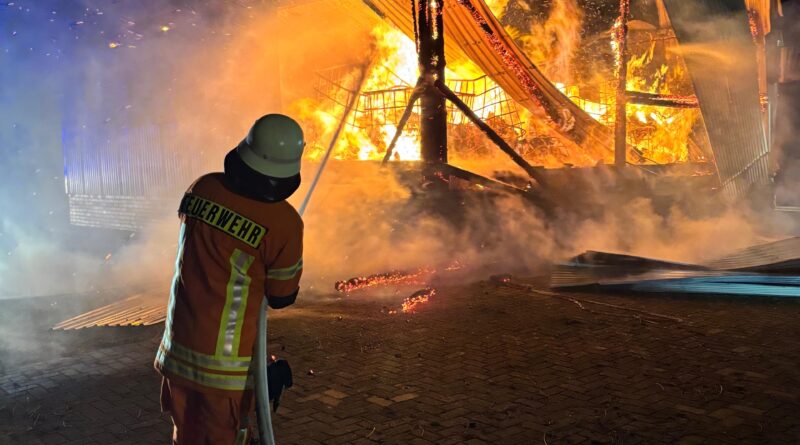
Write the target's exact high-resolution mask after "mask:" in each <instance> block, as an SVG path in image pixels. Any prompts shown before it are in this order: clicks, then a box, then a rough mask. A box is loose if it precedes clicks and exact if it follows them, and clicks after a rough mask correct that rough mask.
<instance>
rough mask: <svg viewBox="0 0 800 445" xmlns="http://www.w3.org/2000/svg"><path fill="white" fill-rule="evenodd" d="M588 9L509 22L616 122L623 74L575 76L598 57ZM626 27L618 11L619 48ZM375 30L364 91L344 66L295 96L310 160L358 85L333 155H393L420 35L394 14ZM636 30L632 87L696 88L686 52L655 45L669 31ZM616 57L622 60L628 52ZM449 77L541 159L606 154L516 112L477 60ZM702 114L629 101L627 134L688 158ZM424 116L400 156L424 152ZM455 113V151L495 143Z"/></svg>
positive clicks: (556, 8) (452, 67)
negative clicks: (397, 24)
mask: <svg viewBox="0 0 800 445" xmlns="http://www.w3.org/2000/svg"><path fill="white" fill-rule="evenodd" d="M507 4H508V2H507V0H493V1H489V2H488V5H489V7H490V8H491V9H492V11H493V12H494V14H495V15H497V16H500V15H502V13H503V12H504V11H505V9H506V6H507ZM583 19H584V14H583V11H582V10H581V9H580V7H579V6H578V2H577V0H564V1H560V2H554V3H553V7H552V8H551V12H550V15H549V16H548V18H547V20H546V21H545V22H544V23H539V24H536V23H535V24H533V25H531V26H530V28H529V29H526V30H524V31H523V30H520V29H516V28H511V27H509V28H508V31H509V33H510V34H511V35H512V36H513V37H514V38H515V39H516V41H517V42H518V43H519V44H520V46H521V48H522V49H523V50H524V51H525V52H526V53H527V54H528V56H529V57H530V58H531V60H532V61H533V62H534V63H535V64H537V66H539V67H540V68H541V69H542V70H543V72H544V73H545V74H546V75H547V76H548V78H549V79H550V80H551V81H553V82H554V84H555V85H556V87H557V88H558V89H559V90H560V91H561V92H563V93H564V94H565V95H566V96H568V97H569V98H570V99H571V100H572V101H573V102H574V103H575V104H576V105H577V106H578V107H580V108H581V109H583V110H584V111H585V112H586V113H588V114H589V115H590V116H591V117H592V118H594V119H595V120H597V121H598V122H600V123H602V124H604V125H606V126H608V127H610V128H611V127H613V125H614V121H615V116H614V114H615V113H614V110H615V100H616V91H615V84H616V82H615V79H613V78H612V79H602V78H600V75H597V76H595V78H593V79H589V80H587V79H580V78H578V77H579V76H575V73H576V72H579V71H582V72H585V71H592V70H593V66H591V65H589V66H582V65H581V66H579V65H580V64H582V63H587V62H579V61H580V60H581V59H580V58H577V57H575V56H576V54H577V51H578V50H579V49H580V44H581V29H582V22H583ZM618 27H619V21H617V23H616V24H615V26H614V28H612V30H611V33H610V34H611V36H612V38H611V39H610V47H611V50H612V53H613V54H615V55H616V54H617V51H616V48H618V42H617V39H618V38H619V33H618ZM371 36H372V46H373V53H372V54H371V55H370V56H369V59H370V60H372V63H371V64H370V66H369V68H368V69H367V70H366V72H365V75H364V80H363V83H362V85H361V88H360V90H359V91H357V92H353V91H352V90H354V89H355V87H354V85H355V84H356V83H357V82H356V79H359V78H360V77H361V75H360V73H359V72H355V71H353V72H347V73H344V74H341V73H338V72H337V74H335V75H334V74H331V76H330V78H327V77H326V82H327V84H326V85H328V87H326V88H328V89H329V90H330V91H327V90H326V92H324V93H323V94H322V96H323V97H321V98H307V99H304V100H301V101H298V102H297V103H295V104H294V105H293V107H294V110H293V113H294V114H295V115H297V116H298V117H299V118H300V119H301V120H302V121H303V126H304V128H307V129H308V130H307V133H308V134H309V136H308V140H309V141H311V142H310V144H309V147H308V148H307V150H306V157H307V158H308V159H309V160H319V159H320V158H321V157H322V156H323V155H324V153H325V150H326V149H327V141H329V140H330V138H331V136H332V134H333V133H334V130H335V128H337V126H338V124H339V121H340V120H341V118H342V111H343V109H344V106H343V104H346V103H348V102H349V100H350V96H349V95H351V94H358V97H357V98H356V99H355V108H354V110H353V112H352V113H351V114H350V115H349V116H347V121H346V124H345V125H344V127H343V130H342V133H341V134H340V137H339V139H338V142H337V144H336V146H335V147H334V150H333V153H332V156H333V158H334V159H338V160H380V159H383V157H384V156H385V154H386V150H387V148H388V147H389V145H390V143H391V141H392V138H393V137H394V135H395V133H396V131H397V125H398V121H399V120H400V116H401V115H402V113H403V111H404V109H405V107H406V104H407V103H408V101H409V98H410V96H411V94H412V92H413V88H414V85H415V84H416V81H417V77H418V66H417V54H416V46H415V44H414V42H413V41H412V40H411V39H410V38H408V37H407V36H406V35H405V34H403V33H402V32H400V31H399V30H397V29H395V28H393V27H391V26H390V25H388V24H386V23H379V24H377V25H376V26H375V27H374V28H373V29H372V33H371ZM642 36H644V37H645V40H647V39H649V40H647V42H646V43H645V45H642V44H641V43H640V41H642V39H641V37H642ZM635 40H636V42H633V41H629V42H628V49H629V51H630V53H631V57H630V58H629V61H628V66H627V70H628V77H627V89H628V90H629V91H638V92H644V93H651V94H658V95H671V96H679V95H684V96H685V95H691V93H692V88H691V81H690V79H689V76H688V73H687V70H686V67H685V65H684V64H683V62H682V60H681V59H680V58H679V57H677V56H676V54H677V53H676V52H670V51H666V52H665V54H666V55H663V54H661V52H658V53H657V51H656V49H657V43H659V42H663V40H664V39H661V38H660V37H659V38H657V36H654V35H651V34H647V33H642V34H637V38H636V39H635ZM659 44H662V43H659ZM659 48H660V47H659ZM615 63H617V64H619V60H618V59H617V60H616V61H615ZM606 68H609V67H606ZM323 77H324V76H323ZM445 77H446V79H447V83H448V85H449V86H450V87H451V89H453V90H454V91H455V92H456V94H459V96H461V97H462V100H464V101H465V102H467V103H468V104H469V105H470V106H471V108H472V109H473V110H475V111H476V113H477V114H478V115H479V116H480V117H481V118H483V119H484V120H487V121H489V123H490V125H492V126H493V127H494V128H495V130H497V131H498V132H499V133H501V136H502V137H504V139H505V140H506V141H507V142H509V143H510V144H512V146H515V147H517V149H518V150H519V151H520V153H521V154H522V155H523V156H525V157H526V158H528V159H529V160H530V161H532V162H533V163H534V164H538V165H544V166H546V167H560V166H563V165H565V164H572V165H594V164H595V163H596V162H597V159H592V158H590V157H589V156H588V155H587V154H585V153H582V152H581V151H580V150H577V149H576V148H575V147H572V146H565V145H564V142H563V141H562V140H561V139H559V138H557V137H554V134H553V129H552V128H550V127H549V126H548V125H547V124H546V123H544V122H543V121H542V120H541V118H540V117H539V116H537V115H535V114H534V113H530V112H528V111H527V110H524V109H522V108H521V107H518V108H515V110H517V111H514V113H517V114H510V113H509V112H508V109H509V107H512V106H513V107H516V105H515V104H513V103H512V102H511V101H510V99H508V97H507V96H506V94H505V92H504V91H503V90H502V89H501V88H500V87H499V86H497V84H495V83H494V81H492V80H491V79H490V78H489V77H486V76H485V73H483V72H481V70H480V69H479V68H477V67H476V66H475V65H474V64H473V63H471V62H469V61H466V62H455V63H454V62H453V61H450V63H449V64H448V66H447V70H446V74H445ZM456 79H472V80H456ZM504 104H505V105H504ZM504 107H505V108H504ZM699 116H700V113H699V110H698V109H692V108H666V107H660V106H656V105H640V104H633V103H629V104H628V106H627V108H626V117H627V121H628V136H627V139H628V143H629V144H631V145H632V146H634V147H636V148H637V150H638V151H639V152H640V153H641V155H642V158H643V159H644V161H643V162H652V163H674V162H685V161H688V160H690V159H691V158H692V157H691V153H692V150H691V148H692V145H691V144H692V143H691V139H690V137H691V135H692V132H693V130H694V127H695V122H696V121H697V119H698V118H699ZM419 120H420V116H419V107H416V109H415V110H414V112H413V113H412V115H411V118H410V119H409V120H408V122H407V124H406V126H405V128H404V130H403V132H402V133H401V134H400V135H399V138H398V140H397V143H396V145H395V148H394V154H393V156H392V158H391V160H393V161H416V160H419V159H420V157H421V156H420V149H419V146H420V130H419ZM448 123H449V124H450V127H449V129H450V131H451V132H453V134H452V136H451V140H453V141H454V143H453V144H452V145H451V148H450V153H451V156H452V155H455V157H457V158H458V157H464V156H466V155H467V154H470V155H472V154H475V155H478V156H480V155H481V153H486V150H485V149H484V147H485V146H487V142H486V139H485V138H484V136H483V135H481V134H479V132H478V131H477V130H476V129H475V128H474V127H473V126H472V125H471V124H470V123H469V122H468V121H467V120H466V118H465V116H463V115H462V114H461V113H460V112H458V111H457V110H455V109H452V108H451V107H450V106H449V105H448ZM522 123H524V125H521V124H522ZM454 130H455V131H454ZM470 131H475V133H470ZM476 133H477V136H476V135H475V134H476ZM459 150H461V151H460V152H459ZM695 153H697V152H695ZM462 155H463V156H462ZM639 161H641V160H639Z"/></svg>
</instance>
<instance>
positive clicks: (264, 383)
mask: <svg viewBox="0 0 800 445" xmlns="http://www.w3.org/2000/svg"><path fill="white" fill-rule="evenodd" d="M366 68H367V67H366V66H364V67H362V68H361V74H360V77H359V79H358V82H357V88H356V89H355V91H353V92H352V94H351V96H350V100H349V101H348V103H347V107H346V108H345V110H344V113H343V114H342V118H341V120H340V121H339V125H338V126H337V127H336V131H335V132H334V133H333V137H332V138H331V142H330V144H329V145H328V150H327V151H326V152H325V157H323V158H322V162H321V163H320V166H319V169H318V170H317V174H316V175H315V176H314V180H313V181H312V182H311V187H310V188H309V189H308V193H307V194H306V197H305V199H304V200H303V203H302V204H301V205H300V210H299V211H298V213H299V214H300V216H301V217H302V216H303V214H304V213H305V211H306V208H307V206H308V201H309V200H310V199H311V195H312V194H313V193H314V190H315V189H316V187H317V183H318V182H319V178H320V177H321V176H322V172H323V170H324V169H325V166H326V165H327V163H328V159H329V158H330V156H331V153H332V152H333V147H334V146H336V142H337V141H338V139H339V134H340V133H341V132H342V129H343V128H344V124H345V122H346V121H347V117H348V116H349V115H350V113H351V112H352V111H353V108H354V107H355V105H356V102H357V101H358V96H359V94H360V93H361V87H362V85H363V83H364V79H365V78H366V76H365V74H366V71H367V69H366ZM253 360H255V362H256V367H255V376H254V377H255V378H254V380H255V382H254V383H255V396H256V417H257V420H258V436H259V439H260V441H261V443H262V444H266V445H275V432H274V431H273V429H272V414H271V413H270V407H269V377H268V372H267V368H268V362H267V360H268V356H267V297H266V296H265V297H264V299H263V300H262V301H261V309H260V312H259V316H258V334H257V339H256V350H255V354H254V357H253ZM290 375H291V374H290ZM290 386H291V383H290ZM274 397H275V405H274V406H275V407H277V402H278V399H279V397H280V395H279V394H274Z"/></svg>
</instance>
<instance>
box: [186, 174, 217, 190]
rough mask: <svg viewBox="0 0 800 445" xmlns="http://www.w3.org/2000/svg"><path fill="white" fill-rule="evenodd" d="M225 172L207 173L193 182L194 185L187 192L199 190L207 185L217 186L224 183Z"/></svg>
mask: <svg viewBox="0 0 800 445" xmlns="http://www.w3.org/2000/svg"><path fill="white" fill-rule="evenodd" d="M223 176H224V173H222V172H214V173H206V174H204V175H202V176H200V177H199V178H197V179H195V180H194V182H192V185H190V186H189V188H188V189H187V190H186V193H192V192H195V193H196V192H198V191H201V190H203V189H205V188H207V187H215V186H219V185H221V184H222V178H223Z"/></svg>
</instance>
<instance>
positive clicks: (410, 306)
mask: <svg viewBox="0 0 800 445" xmlns="http://www.w3.org/2000/svg"><path fill="white" fill-rule="evenodd" d="M435 295H436V289H434V288H432V287H428V288H425V289H421V290H418V291H416V292H414V293H413V294H411V296H410V297H407V298H406V299H405V300H404V301H403V305H402V311H403V313H404V314H413V313H415V312H416V311H417V307H418V306H420V305H423V304H425V303H427V302H428V301H430V299H431V298H432V297H433V296H435Z"/></svg>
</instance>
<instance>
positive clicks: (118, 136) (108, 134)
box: [62, 123, 208, 230]
mask: <svg viewBox="0 0 800 445" xmlns="http://www.w3.org/2000/svg"><path fill="white" fill-rule="evenodd" d="M179 141H181V138H179V137H178V129H177V128H176V127H175V126H174V125H172V126H157V125H144V126H141V127H133V128H129V127H121V128H120V127H115V126H111V125H108V126H99V127H93V128H88V127H86V128H85V127H83V126H77V125H74V124H73V125H68V124H66V123H65V125H64V127H63V130H62V149H63V154H64V177H65V180H66V184H65V185H66V191H67V195H68V196H69V204H70V222H71V223H72V224H74V225H79V226H89V227H102V228H113V229H126V230H135V229H136V228H139V227H142V226H143V225H145V224H147V223H148V222H150V221H152V220H154V219H156V218H159V217H163V215H165V214H167V213H165V212H168V211H169V210H170V209H174V207H175V206H174V205H171V204H174V203H171V202H168V201H169V200H167V199H165V198H164V196H169V195H174V194H175V193H176V191H180V190H183V189H185V188H186V187H187V186H188V185H189V184H190V183H191V182H192V181H193V180H194V179H195V178H196V177H197V176H199V174H201V173H202V172H203V171H207V170H206V169H207V168H208V167H207V166H206V165H205V162H206V160H205V159H204V158H203V157H202V156H197V153H196V149H195V148H194V147H191V146H189V145H188V144H187V145H186V146H183V145H180V142H179Z"/></svg>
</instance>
